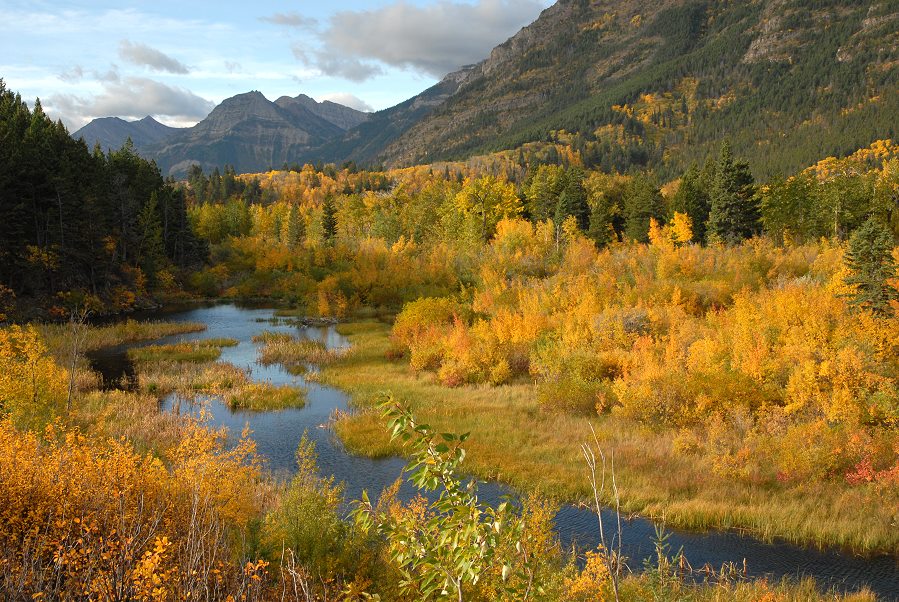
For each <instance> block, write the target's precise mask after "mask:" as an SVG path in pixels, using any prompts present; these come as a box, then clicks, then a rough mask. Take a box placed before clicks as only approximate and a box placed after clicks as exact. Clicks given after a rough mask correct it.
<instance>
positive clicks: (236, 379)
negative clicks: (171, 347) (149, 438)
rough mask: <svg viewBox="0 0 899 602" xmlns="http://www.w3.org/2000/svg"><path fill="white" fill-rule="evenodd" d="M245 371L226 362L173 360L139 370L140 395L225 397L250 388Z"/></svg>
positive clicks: (159, 362) (156, 363)
mask: <svg viewBox="0 0 899 602" xmlns="http://www.w3.org/2000/svg"><path fill="white" fill-rule="evenodd" d="M249 382H250V380H249V377H248V376H247V373H246V371H245V370H242V369H240V368H238V367H237V366H235V365H233V364H229V363H225V362H201V363H197V362H176V361H172V360H164V361H157V362H154V363H151V364H142V365H140V366H139V367H138V372H137V384H138V387H139V389H140V391H142V392H144V393H148V394H152V395H157V396H165V395H168V394H169V393H173V392H177V393H179V394H181V395H184V396H191V395H197V394H217V395H221V394H224V393H226V392H228V391H231V390H233V389H235V388H238V387H243V386H246V385H247V384H249Z"/></svg>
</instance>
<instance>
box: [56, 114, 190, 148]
mask: <svg viewBox="0 0 899 602" xmlns="http://www.w3.org/2000/svg"><path fill="white" fill-rule="evenodd" d="M182 129H183V128H175V127H171V126H167V125H165V124H163V123H159V122H158V121H156V120H155V119H153V117H151V116H149V115H147V116H146V117H144V118H143V119H139V120H137V121H125V120H124V119H120V118H119V117H101V118H98V119H94V120H93V121H91V122H90V123H88V124H87V125H85V126H83V127H82V128H80V129H79V130H77V131H76V132H75V133H73V134H72V137H73V138H75V139H76V140H78V139H84V142H85V143H86V144H87V145H88V147H93V146H95V145H97V144H99V145H100V148H102V149H103V150H104V151H109V150H116V149H119V148H121V147H122V145H123V144H124V143H125V141H126V140H128V139H129V138H130V139H131V142H132V143H133V144H134V147H135V148H137V149H143V148H146V147H147V146H150V145H152V144H155V143H157V142H159V141H161V140H164V139H165V138H167V137H169V136H172V135H174V134H176V133H178V132H179V131H181V130H182Z"/></svg>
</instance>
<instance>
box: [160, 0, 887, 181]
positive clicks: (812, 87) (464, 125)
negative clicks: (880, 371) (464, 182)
mask: <svg viewBox="0 0 899 602" xmlns="http://www.w3.org/2000/svg"><path fill="white" fill-rule="evenodd" d="M256 94H258V97H257V98H256V100H257V102H256V104H252V103H251V104H248V105H247V107H250V106H251V105H252V107H255V108H253V109H252V110H249V109H248V112H246V114H243V115H241V114H239V111H234V110H230V109H228V110H225V109H223V110H221V111H220V107H222V106H223V105H226V103H229V101H231V100H232V99H228V100H226V101H224V102H223V103H222V105H220V106H219V107H216V109H215V110H214V111H213V113H211V114H210V117H209V118H207V119H210V118H211V119H212V120H213V121H214V122H217V123H218V125H219V126H220V127H219V128H218V129H216V128H214V127H211V126H210V124H204V123H205V122H206V120H204V122H201V123H199V124H197V125H196V126H194V128H190V129H189V130H186V131H183V132H179V133H177V135H175V136H173V137H171V138H168V139H166V140H164V141H162V142H158V143H156V144H155V145H150V147H149V148H146V149H145V151H146V152H147V153H148V154H149V155H150V156H151V158H155V159H156V160H157V161H158V162H159V164H160V166H161V167H163V168H164V170H165V171H166V172H167V173H183V171H184V170H185V168H186V167H185V166H187V165H189V164H190V163H191V162H194V163H199V164H201V165H202V166H204V167H209V168H211V167H213V166H216V167H222V166H223V165H224V163H230V164H232V165H234V166H235V167H236V168H237V169H238V170H249V171H260V170H264V169H267V168H269V167H277V166H280V165H282V164H284V163H302V162H306V163H318V162H330V163H336V164H341V163H345V162H349V161H352V162H355V163H358V164H363V165H386V166H390V167H401V166H408V165H414V164H419V163H430V162H435V161H444V160H461V159H465V158H468V157H470V156H473V155H477V154H487V153H490V152H494V151H499V150H508V149H516V148H521V147H522V145H525V144H527V143H532V142H539V141H552V140H555V141H564V142H565V144H569V145H570V146H571V147H572V149H573V151H574V152H575V153H576V154H577V155H578V156H579V157H580V160H581V161H582V162H583V163H584V164H585V166H587V167H591V168H597V169H601V170H603V171H607V172H613V171H622V172H623V171H628V170H631V169H649V170H653V171H656V172H657V174H658V175H659V177H661V178H672V177H676V176H677V175H679V174H680V173H682V172H683V170H684V169H685V168H686V167H687V166H688V165H689V163H691V162H700V163H701V162H703V161H704V160H705V159H706V158H707V157H708V156H710V155H711V154H713V153H714V152H716V151H717V148H718V147H719V146H720V144H721V142H722V141H723V140H725V139H728V140H730V142H731V144H732V146H733V148H734V151H735V152H737V153H738V154H740V155H741V156H743V157H745V158H746V159H747V160H748V161H749V162H750V164H751V166H752V167H753V171H754V172H755V173H756V175H759V176H770V175H773V174H775V173H778V172H791V171H794V170H795V169H798V168H800V167H802V166H804V165H808V164H810V163H813V162H814V161H816V160H817V159H818V158H820V157H821V156H827V155H840V154H845V153H848V152H852V151H853V150H854V149H856V148H861V147H865V146H867V145H868V144H870V143H871V142H872V141H874V140H877V139H886V138H894V137H896V135H897V132H896V129H897V123H896V122H895V119H894V118H891V116H895V115H896V114H899V7H897V6H896V5H895V3H891V2H888V1H885V0H862V1H852V2H850V1H849V0H754V1H752V2H743V3H722V2H716V1H713V0H660V1H659V2H656V3H653V4H647V3H645V2H640V1H638V0H593V1H588V0H559V1H558V2H557V3H556V4H554V5H552V6H550V7H549V8H547V9H545V10H544V11H543V12H542V13H541V14H540V16H539V17H538V18H537V19H536V20H535V21H534V22H533V23H531V24H529V25H527V26H525V27H523V28H522V29H521V30H520V31H519V32H518V33H516V34H515V35H514V36H512V37H511V38H509V39H508V40H506V41H505V42H503V43H502V44H499V45H498V46H496V47H495V48H494V49H493V50H492V51H491V52H490V54H489V56H488V57H486V58H485V59H484V60H483V61H481V62H479V63H477V64H475V65H468V66H466V67H463V68H461V69H459V70H457V71H455V72H452V73H450V74H448V75H447V76H445V77H444V78H443V79H442V80H441V81H440V82H438V83H437V84H435V85H434V86H431V87H430V88H428V89H426V90H424V91H423V92H421V93H420V94H417V95H416V96H413V97H412V98H410V99H407V100H406V101H403V102H401V103H399V104H397V105H396V106H394V107H390V108H388V109H384V110H381V111H378V112H375V113H370V114H363V113H360V112H358V111H355V110H354V109H350V108H348V107H342V106H341V105H337V104H336V103H330V102H329V101H325V102H322V103H318V102H316V101H314V100H313V99H311V98H309V97H308V96H305V95H302V94H301V95H299V96H297V97H295V98H290V97H287V96H282V97H281V98H279V99H277V100H276V101H274V102H270V101H268V100H267V99H265V97H264V96H262V95H261V94H260V93H258V92H257V93H256ZM239 96H242V95H239ZM234 98H238V97H234ZM260 99H265V100H264V102H263V101H262V100H260ZM217 111H219V113H224V114H225V115H227V119H224V120H221V119H219V118H220V115H216V112H217ZM253 111H258V112H259V115H254V114H253ZM522 160H523V161H526V162H527V161H530V160H531V159H529V158H528V157H527V156H523V157H522Z"/></svg>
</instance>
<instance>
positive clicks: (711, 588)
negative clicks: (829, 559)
mask: <svg viewBox="0 0 899 602" xmlns="http://www.w3.org/2000/svg"><path fill="white" fill-rule="evenodd" d="M620 593H621V599H622V600H656V601H658V602H669V601H670V602H762V601H765V602H767V601H770V602H817V601H824V600H826V601H832V602H876V600H877V596H875V595H874V594H873V593H872V592H870V591H869V590H862V591H860V592H857V593H848V594H843V593H840V592H837V591H834V590H832V591H828V592H822V591H821V590H820V588H819V586H818V585H817V584H816V583H815V580H814V579H810V578H807V577H806V578H803V579H800V580H793V579H783V580H780V581H777V582H773V583H772V582H770V581H768V580H766V579H756V580H750V581H743V580H734V581H718V582H711V583H692V582H690V581H686V580H678V579H669V580H666V581H665V582H664V583H660V582H659V579H658V577H657V575H653V574H652V573H651V572H650V573H641V574H638V575H629V576H628V577H627V578H625V579H624V580H623V581H622V582H621V592H620Z"/></svg>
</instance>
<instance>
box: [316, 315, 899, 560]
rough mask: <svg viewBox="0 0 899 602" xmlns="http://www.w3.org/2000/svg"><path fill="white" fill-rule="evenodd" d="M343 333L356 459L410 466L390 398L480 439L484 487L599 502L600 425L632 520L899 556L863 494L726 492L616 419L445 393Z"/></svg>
mask: <svg viewBox="0 0 899 602" xmlns="http://www.w3.org/2000/svg"><path fill="white" fill-rule="evenodd" d="M338 331H339V332H340V333H341V334H343V335H345V336H348V337H349V338H350V340H351V341H352V343H353V349H354V352H353V353H352V354H351V355H349V356H347V357H345V358H343V359H342V360H341V361H340V362H337V363H332V364H331V365H328V366H325V367H324V368H323V369H322V371H321V374H320V375H319V379H320V380H321V381H322V382H325V383H327V384H330V385H333V386H336V387H339V388H341V389H343V390H345V391H347V392H348V393H349V394H350V395H351V397H352V400H353V403H354V405H355V406H356V408H358V411H357V412H356V413H355V414H353V415H349V416H347V417H345V418H343V419H341V420H340V421H339V422H338V423H337V425H336V431H337V433H338V435H339V436H340V437H341V439H342V440H343V441H344V443H345V444H346V445H347V447H348V448H349V449H350V450H351V451H353V452H355V453H359V454H364V455H367V456H375V457H377V456H385V455H395V454H396V455H400V454H401V451H402V450H401V449H400V448H399V447H398V446H396V445H392V444H391V443H390V441H389V438H388V436H387V433H386V432H385V429H384V425H383V423H382V421H381V419H380V416H379V414H378V413H377V412H376V411H374V410H373V406H374V402H375V400H376V399H377V397H378V395H379V394H380V393H381V392H383V391H385V390H390V391H391V392H392V393H393V394H394V395H395V396H396V397H397V398H398V399H400V400H403V401H405V402H407V403H408V404H409V405H410V406H411V408H412V410H413V411H414V412H415V413H416V416H417V417H418V418H419V419H420V420H421V421H422V422H427V423H428V424H430V425H432V426H433V427H434V428H436V429H438V430H441V431H442V430H445V431H449V432H457V433H462V432H470V433H471V438H470V439H468V441H467V442H466V449H467V451H468V456H467V457H466V462H465V465H466V469H467V470H469V471H470V472H471V473H472V474H474V475H475V476H478V477H480V478H485V479H496V480H501V481H503V482H506V483H509V484H510V485H512V486H513V487H515V488H516V489H518V490H520V491H523V492H526V491H538V492H540V493H542V494H544V495H548V496H551V497H554V498H560V499H561V500H564V501H572V502H575V501H582V500H585V499H587V498H588V497H589V495H590V494H591V493H590V490H589V486H588V482H587V478H586V473H585V469H584V467H583V459H582V457H581V456H580V448H579V446H580V444H581V443H582V442H584V441H587V440H588V438H589V437H590V436H591V435H590V427H589V425H590V424H592V425H593V427H594V428H595V430H596V433H597V436H598V437H599V441H600V443H601V444H602V446H603V448H604V449H605V450H606V451H607V452H610V451H613V452H614V454H615V467H616V471H617V473H618V475H617V476H618V486H619V488H620V491H621V498H622V500H621V502H622V510H623V511H624V512H626V513H639V514H642V515H644V516H647V517H650V518H664V520H665V521H666V523H667V524H668V525H670V526H672V527H676V528H686V529H692V530H707V529H733V530H738V531H741V532H746V533H749V534H752V535H754V536H756V537H759V538H762V539H766V540H772V539H775V538H781V539H785V540H788V541H791V542H794V543H799V544H804V545H808V544H811V545H815V546H821V547H823V546H834V547H842V548H846V549H850V550H852V551H854V552H857V553H863V554H873V553H883V552H886V553H895V552H896V551H897V550H899V529H896V528H895V522H894V521H895V520H896V509H895V508H893V507H891V505H890V504H871V503H870V495H871V494H870V493H869V492H868V491H866V489H865V488H864V487H849V486H846V485H843V484H841V483H806V484H803V485H801V486H789V485H786V484H774V485H771V484H767V485H756V484H751V483H747V482H745V481H740V480H728V479H725V478H723V477H718V476H716V475H714V474H713V473H712V471H711V470H710V469H709V462H708V460H707V459H704V458H703V457H701V456H698V455H696V456H685V455H682V454H677V453H675V452H674V449H673V438H674V433H672V432H665V431H654V430H650V429H648V428H645V427H643V426H640V425H639V424H637V423H634V422H631V421H629V420H626V419H624V418H622V417H618V416H614V415H612V416H603V417H593V418H589V419H588V418H584V417H577V416H572V415H568V414H558V413H550V412H546V411H543V410H541V408H540V406H539V403H538V402H537V392H536V389H535V387H534V386H533V384H523V383H518V384H512V385H505V386H499V387H487V386H467V387H458V388H452V389H450V388H446V387H443V386H441V385H440V384H439V383H438V382H436V380H435V379H434V377H433V376H431V375H429V374H416V373H414V372H413V371H412V370H410V369H409V368H408V365H407V364H406V363H405V362H403V361H402V360H400V361H389V360H387V359H386V357H385V353H386V352H387V350H388V348H389V345H390V342H389V333H390V327H389V326H387V325H384V324H381V323H378V322H373V321H372V322H364V323H355V324H345V325H340V326H338ZM609 501H610V500H606V502H609ZM862 508H864V509H865V510H864V511H861V509H862Z"/></svg>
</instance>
